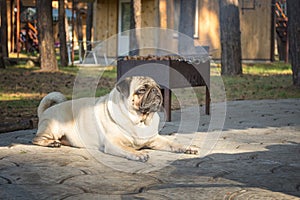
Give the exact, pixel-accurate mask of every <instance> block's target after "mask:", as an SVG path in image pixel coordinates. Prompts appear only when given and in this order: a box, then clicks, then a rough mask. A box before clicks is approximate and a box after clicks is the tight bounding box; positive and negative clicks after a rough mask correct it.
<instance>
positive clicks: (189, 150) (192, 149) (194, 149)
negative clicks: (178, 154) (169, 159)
mask: <svg viewBox="0 0 300 200" xmlns="http://www.w3.org/2000/svg"><path fill="white" fill-rule="evenodd" d="M184 153H186V154H198V153H199V148H198V147H195V146H189V147H187V148H186V149H185V151H184Z"/></svg>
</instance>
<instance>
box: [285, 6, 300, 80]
mask: <svg viewBox="0 0 300 200" xmlns="http://www.w3.org/2000/svg"><path fill="white" fill-rule="evenodd" d="M299 10H300V1H299V0H287V14H288V39H289V55H290V60H291V64H292V71H293V84H294V85H297V86H300V20H299V19H300V12H299Z"/></svg>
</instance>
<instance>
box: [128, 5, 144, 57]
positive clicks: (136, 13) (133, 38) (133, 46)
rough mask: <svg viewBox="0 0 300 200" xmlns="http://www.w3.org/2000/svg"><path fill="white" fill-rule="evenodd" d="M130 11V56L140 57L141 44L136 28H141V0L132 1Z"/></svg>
mask: <svg viewBox="0 0 300 200" xmlns="http://www.w3.org/2000/svg"><path fill="white" fill-rule="evenodd" d="M130 9H131V10H132V12H131V15H130V32H129V50H130V52H129V55H131V56H133V55H139V42H138V36H137V31H136V28H140V23H141V22H140V12H141V0H131V1H130Z"/></svg>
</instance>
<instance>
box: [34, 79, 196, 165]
mask: <svg viewBox="0 0 300 200" xmlns="http://www.w3.org/2000/svg"><path fill="white" fill-rule="evenodd" d="M162 100H163V97H162V94H161V90H160V87H159V85H158V84H157V83H156V82H155V81H154V80H153V79H152V78H150V77H144V76H133V77H127V78H125V79H124V80H122V81H120V82H118V83H117V84H116V86H115V87H114V89H113V90H112V91H111V92H110V93H109V94H108V95H106V96H103V97H99V98H81V99H76V100H69V101H67V100H66V98H65V97H64V96H63V95H62V94H61V93H59V92H52V93H49V94H48V95H46V96H45V97H44V98H43V99H42V100H41V102H40V105H39V107H38V118H39V123H38V130H37V133H36V136H35V138H34V139H33V141H32V142H33V144H36V145H40V146H46V147H60V146H61V145H68V146H72V147H79V148H87V149H94V150H95V149H97V150H100V151H103V152H104V153H107V154H111V155H115V156H120V157H125V158H127V159H130V160H136V161H142V162H145V161H147V160H148V159H149V155H148V153H147V152H146V151H144V150H142V149H144V148H150V149H154V150H162V151H171V152H181V153H187V154H197V153H198V148H196V147H193V146H184V145H181V144H179V143H175V142H173V141H171V140H169V139H168V138H167V137H166V136H161V135H159V133H158V131H159V130H158V126H159V121H160V119H159V115H158V113H157V112H158V111H159V110H160V107H161V105H162Z"/></svg>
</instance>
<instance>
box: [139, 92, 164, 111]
mask: <svg viewBox="0 0 300 200" xmlns="http://www.w3.org/2000/svg"><path fill="white" fill-rule="evenodd" d="M161 104H162V94H161V92H160V90H159V89H158V88H156V87H153V88H151V89H150V90H149V92H147V93H146V94H145V95H144V97H143V99H142V102H141V105H140V107H139V112H141V113H142V114H147V113H151V112H157V111H159V109H160V107H161Z"/></svg>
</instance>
